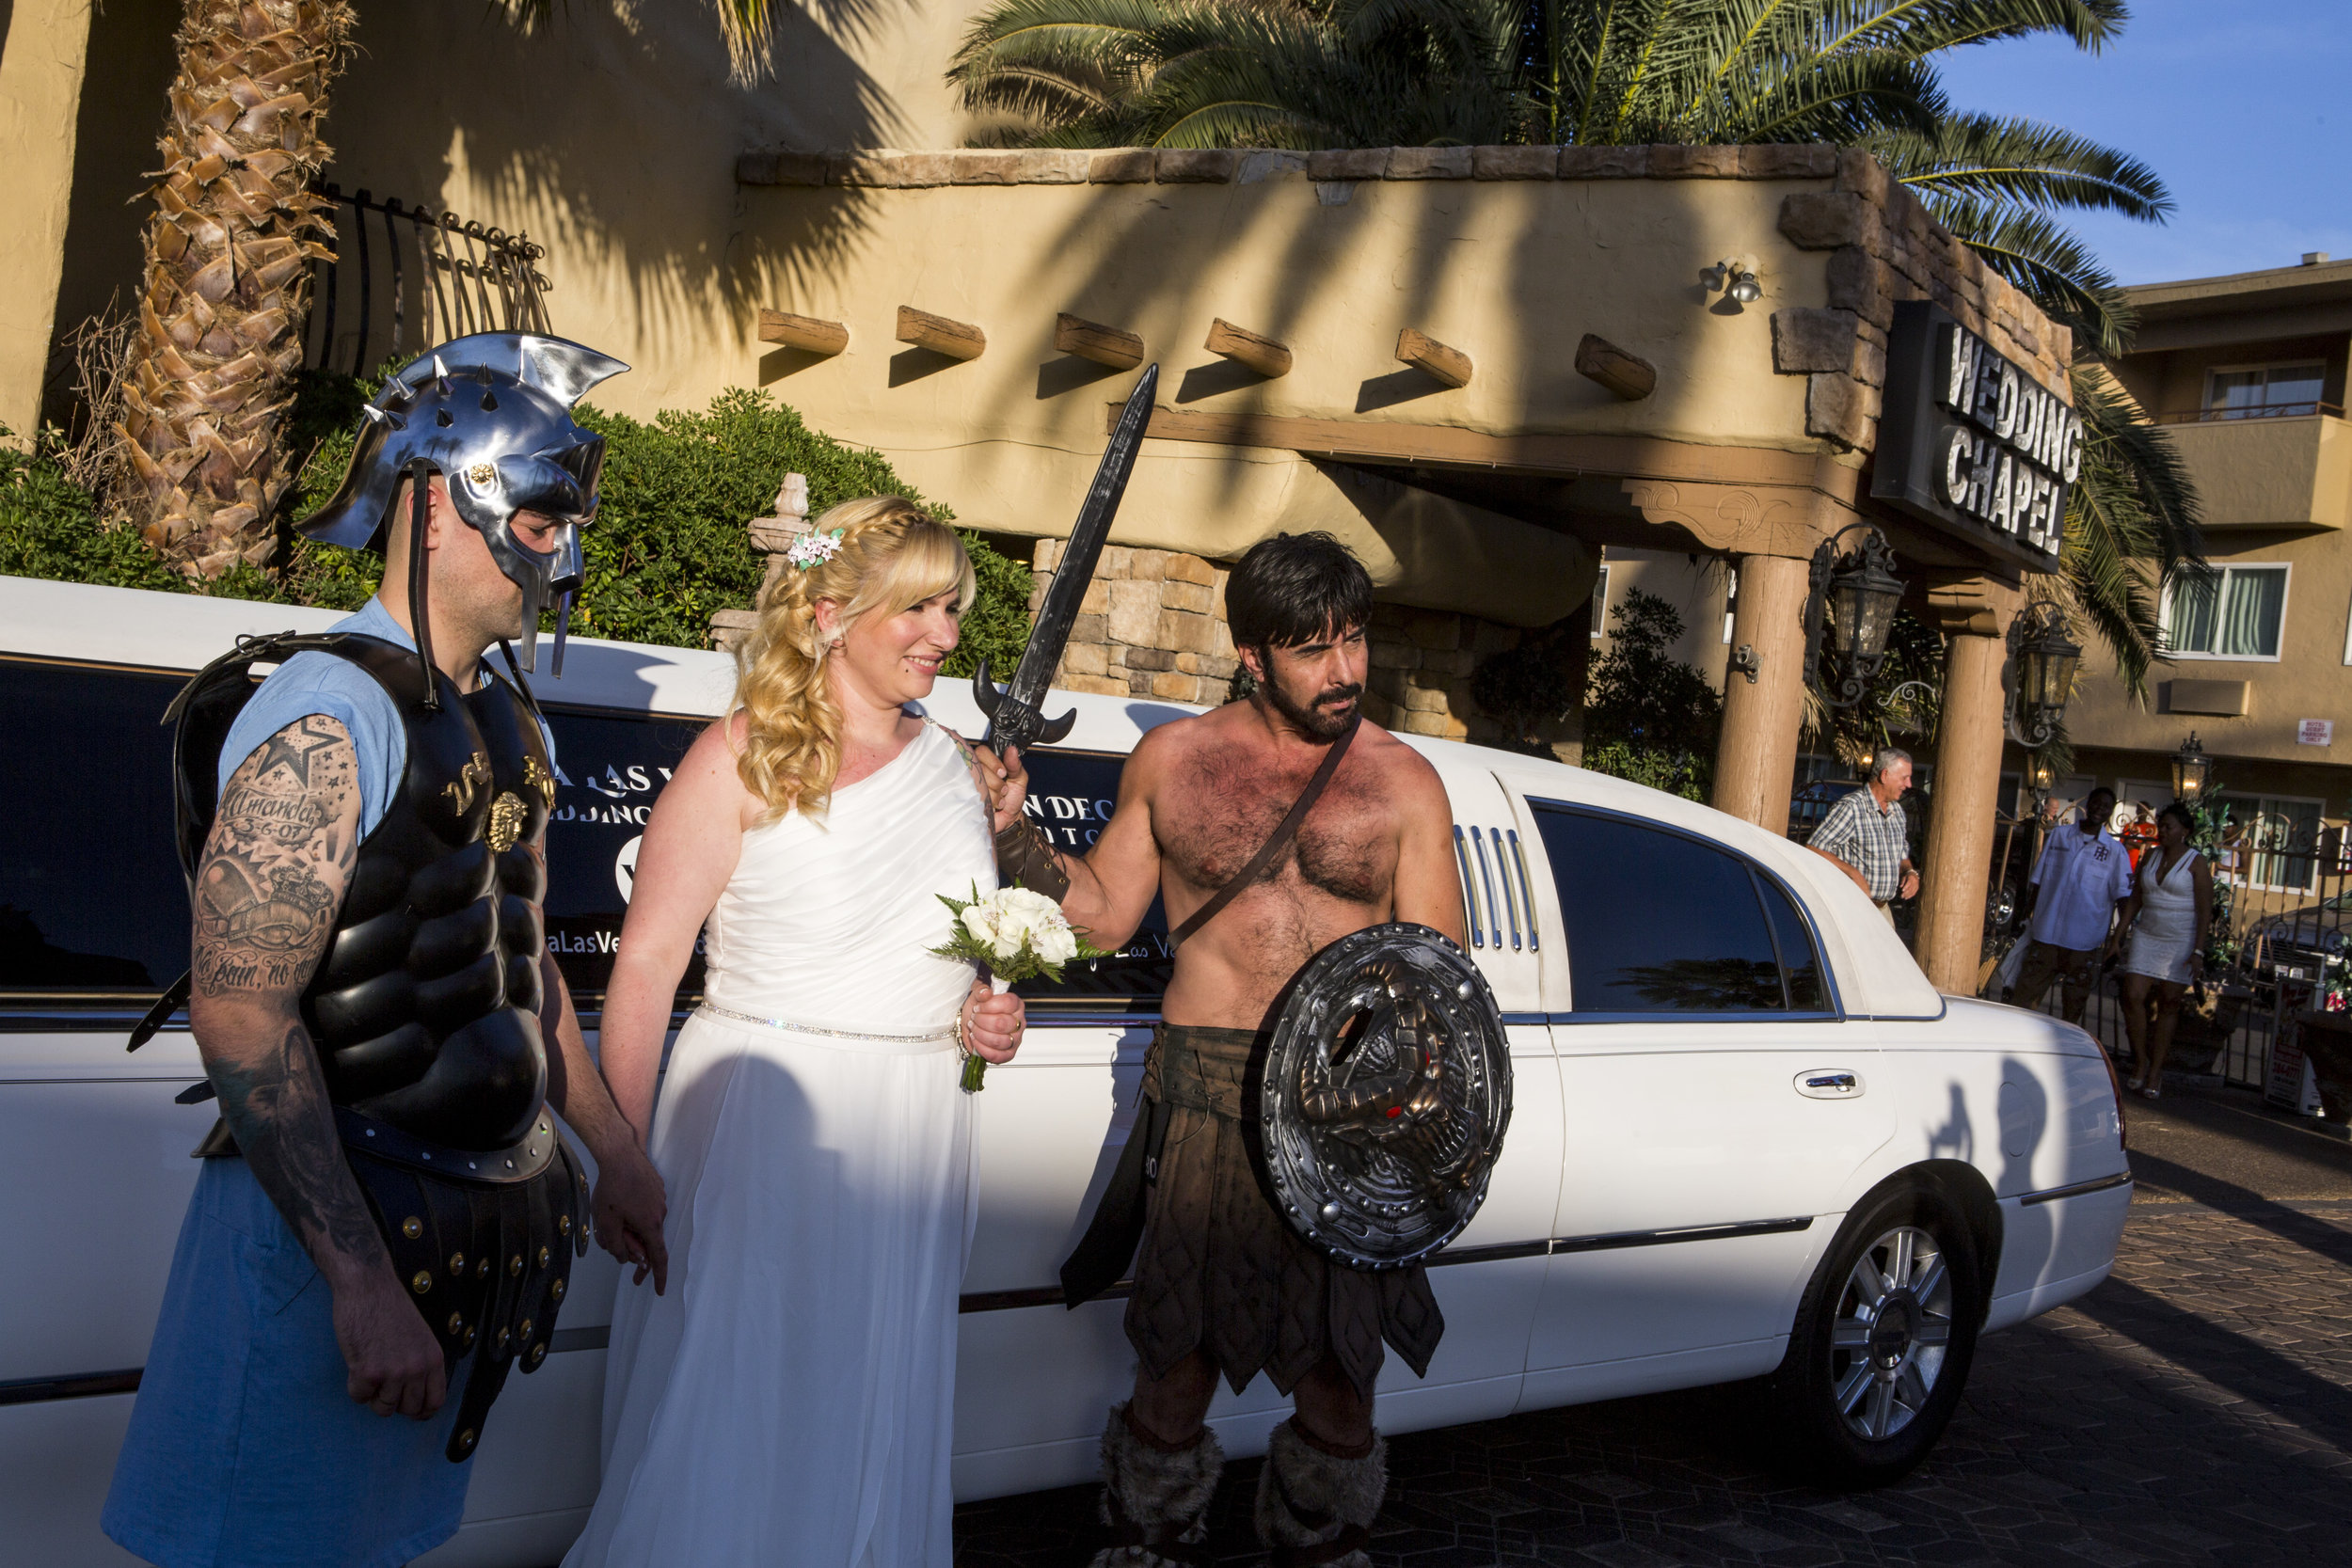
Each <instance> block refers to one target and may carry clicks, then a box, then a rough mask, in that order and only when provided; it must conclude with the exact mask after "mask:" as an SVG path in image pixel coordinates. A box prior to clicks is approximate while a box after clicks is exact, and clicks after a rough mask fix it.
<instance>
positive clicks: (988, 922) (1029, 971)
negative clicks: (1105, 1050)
mask: <svg viewBox="0 0 2352 1568" xmlns="http://www.w3.org/2000/svg"><path fill="white" fill-rule="evenodd" d="M939 901H940V902H941V903H943V904H945V905H946V906H947V911H948V912H949V913H950V914H952V915H953V916H954V917H955V919H954V921H953V923H952V924H951V925H950V926H949V927H948V932H947V940H946V942H944V943H942V944H941V945H939V946H937V947H934V948H932V949H931V951H932V952H934V953H936V954H938V955H939V956H940V957H941V958H961V959H963V960H964V961H965V962H967V963H975V964H977V965H979V966H980V967H981V968H983V969H985V970H987V971H988V973H989V984H990V986H991V987H992V988H993V990H995V991H996V993H997V994H998V995H1000V996H1001V995H1003V994H1004V993H1005V992H1006V991H1007V990H1009V989H1011V987H1012V985H1013V983H1014V982H1015V981H1019V980H1028V979H1034V978H1035V977H1036V976H1038V975H1040V974H1042V975H1044V976H1045V977H1046V978H1047V979H1049V980H1055V981H1059V980H1060V979H1061V968H1062V965H1064V964H1066V963H1068V962H1069V961H1070V960H1071V959H1073V958H1110V957H1112V956H1113V955H1112V954H1110V953H1108V952H1105V951H1104V949H1102V948H1100V947H1094V946H1090V945H1089V944H1088V942H1086V940H1085V939H1084V937H1083V936H1082V935H1081V934H1080V933H1079V931H1078V930H1077V929H1076V928H1075V927H1073V926H1072V925H1071V924H1070V921H1069V919H1068V918H1067V917H1066V916H1064V915H1063V913H1062V912H1061V906H1060V905H1059V904H1057V903H1055V902H1054V901H1053V900H1052V899H1051V898H1048V897H1046V896H1045V895H1043V894H1041V893H1032V892H1030V891H1029V890H1028V889H1027V888H1025V887H1018V886H1016V887H1008V888H999V889H997V890H996V891H995V892H994V893H992V894H990V895H988V896H986V897H985V898H983V897H982V896H980V890H979V887H978V885H977V883H976V884H975V885H974V886H973V889H972V896H971V897H969V898H950V897H948V896H947V895H946V894H942V895H940V898H939ZM987 1073H988V1063H987V1062H985V1061H983V1060H982V1059H981V1058H979V1057H978V1056H977V1055H974V1054H973V1053H971V1052H970V1051H968V1050H967V1051H966V1052H965V1053H964V1057H963V1087H964V1091H965V1092H966V1093H977V1091H978V1090H979V1089H980V1087H981V1086H982V1085H981V1083H980V1080H981V1079H982V1078H984V1077H985V1076H987Z"/></svg>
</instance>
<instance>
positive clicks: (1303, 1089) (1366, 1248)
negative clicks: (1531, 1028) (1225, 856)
mask: <svg viewBox="0 0 2352 1568" xmlns="http://www.w3.org/2000/svg"><path fill="white" fill-rule="evenodd" d="M1510 1124H1511V1053H1510V1050H1509V1047H1508V1045H1507V1044H1506V1043H1505V1041H1504V1038H1503V1032H1502V1013H1501V1012H1500V1011H1499V1010H1498V1009H1497V1008H1496V1006H1495V997H1494V992H1493V990H1490V989H1489V988H1488V987H1487V984H1486V977H1485V976H1484V975H1482V974H1479V973H1478V969H1477V966H1475V965H1474V964H1472V963H1471V962H1470V959H1469V958H1466V957H1464V955H1463V953H1462V950H1461V949H1460V948H1458V947H1456V946H1454V943H1453V942H1450V941H1448V940H1447V939H1446V938H1445V936H1444V935H1443V934H1442V933H1441V932H1438V931H1435V930H1432V929H1431V928H1430V927H1426V926H1416V925H1412V924H1409V923H1407V922H1403V921H1397V922H1391V923H1390V924H1388V925H1384V926H1372V927H1366V928H1365V929H1363V930H1360V931H1356V932H1352V933H1351V934H1349V935H1347V936H1344V937H1342V938H1341V939H1340V940H1339V941H1337V942H1333V943H1332V944H1331V945H1330V946H1328V947H1327V948H1325V949H1324V950H1323V951H1322V952H1320V953H1318V954H1316V955H1315V956H1314V957H1313V958H1310V959H1309V960H1308V961H1307V966H1306V968H1304V969H1302V970H1300V971H1299V973H1298V978H1297V979H1296V980H1295V981H1294V982H1292V985H1291V991H1290V996H1289V998H1288V1000H1286V1001H1285V1002H1284V1003H1283V1005H1282V1011H1281V1015H1280V1017H1279V1019H1277V1021H1276V1022H1275V1026H1274V1039H1273V1042H1272V1044H1271V1045H1270V1046H1269V1047H1268V1049H1267V1053H1266V1065H1265V1077H1264V1079H1263V1083H1262V1085H1261V1086H1260V1090H1259V1103H1258V1130H1259V1133H1260V1137H1261V1146H1260V1147H1261V1149H1262V1152H1263V1159H1264V1162H1265V1174H1266V1176H1267V1178H1268V1179H1269V1181H1270V1183H1271V1185H1272V1186H1273V1188H1274V1194H1275V1196H1276V1198H1277V1199H1278V1200H1279V1202H1280V1204H1281V1207H1282V1214H1283V1217H1284V1218H1285V1219H1287V1220H1289V1221H1290V1224H1291V1227H1292V1228H1293V1229H1295V1230H1296V1231H1297V1232H1298V1233H1299V1235H1301V1236H1302V1237H1304V1238H1305V1239H1306V1240H1307V1241H1308V1242H1309V1243H1311V1244H1312V1245H1313V1246H1314V1247H1315V1248H1316V1249H1317V1250H1319V1251H1321V1252H1323V1253H1324V1254H1325V1255H1326V1256H1327V1257H1330V1258H1332V1259H1337V1260H1338V1261H1340V1262H1342V1263H1345V1264H1347V1265H1348V1266H1349V1267H1351V1268H1359V1269H1396V1268H1404V1267H1406V1266H1407V1265H1409V1264H1412V1263H1417V1262H1419V1261H1421V1260H1422V1259H1424V1258H1427V1257H1428V1256H1429V1255H1430V1254H1431V1253H1433V1252H1436V1251H1437V1250H1438V1248H1439V1247H1442V1246H1444V1245H1445V1244H1446V1243H1448V1242H1451V1241H1452V1240H1454V1237H1456V1236H1458V1235H1460V1234H1461V1233H1462V1229H1463V1227H1465V1226H1467V1225H1469V1224H1470V1219H1471V1216H1473V1215H1475V1214H1476V1213H1477V1212H1478V1208H1479V1205H1480V1204H1482V1203H1484V1202H1485V1201H1486V1182H1487V1180H1488V1179H1489V1178H1490V1177H1492V1175H1493V1174H1494V1167H1495V1161H1496V1159H1497V1158H1498V1157H1500V1156H1501V1154H1502V1135H1503V1132H1505V1131H1506V1130H1507V1129H1508V1128H1509V1126H1510Z"/></svg>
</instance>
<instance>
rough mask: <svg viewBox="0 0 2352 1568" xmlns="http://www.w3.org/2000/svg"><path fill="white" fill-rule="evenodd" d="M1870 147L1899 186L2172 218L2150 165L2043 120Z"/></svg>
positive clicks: (1885, 137)
mask: <svg viewBox="0 0 2352 1568" xmlns="http://www.w3.org/2000/svg"><path fill="white" fill-rule="evenodd" d="M1866 145H1867V147H1868V148H1869V150H1870V151H1871V152H1872V153H1873V154H1875V155H1876V156H1877V158H1878V160H1879V162H1881V163H1883V164H1884V165H1885V166H1887V168H1888V170H1889V171H1890V172H1892V173H1893V174H1894V175H1895V177H1896V178H1897V179H1899V180H1900V181H1902V182H1904V183H1905V184H1908V185H1910V186H1911V187H1912V188H1914V189H1915V190H1918V191H1921V192H1923V193H1924V192H1926V191H1929V190H1937V191H1947V192H1951V193H1953V194H1955V195H1961V196H1975V197H1981V198H1986V199H1988V200H1993V201H2007V202H2012V203H2015V204H2017V205H2020V206H2026V207H2074V208H2085V209H2092V210H2100V211H2106V212H2114V213H2122V214H2123V215H2124V216H2126V217H2133V218H2138V219H2141V220H2143V221H2145V222H2149V223H2161V222H2163V221H2164V220H2165V218H2166V217H2168V216H2169V215H2170V214H2171V212H2172V196H2171V193H2170V192H2169V191H2168V190H2166V189H2165V185H2164V182H2163V181H2162V180H2161V179H2159V178H2158V177H2157V175H2156V171H2155V170H2153V169H2152V168H2150V167H2149V166H2147V165H2146V164H2143V163H2141V162H2140V161H2139V160H2138V159H2137V158H2134V157H2132V156H2130V155H2129V154H2128V153H2124V152H2120V151H2118V150H2115V149H2114V148H2111V147H2102V146H2101V145H2100V144H2098V143H2097V142H2094V141H2091V140H2090V139H2089V138H2088V137H2084V136H2078V135H2075V134H2074V132H2072V131H2067V130H2061V129H2060V128H2058V127H2057V126H2054V125H2044V124H2042V122H2040V121H2039V120H2031V119H2002V118H2000V117H1997V116H1994V115H1963V116H1958V117H1953V118H1948V119H1944V120H1942V121H1940V122H1939V123H1937V124H1936V125H1935V126H1934V127H1933V129H1932V130H1931V131H1929V132H1927V133H1925V134H1923V133H1921V132H1919V131H1916V130H1901V131H1889V132H1885V133H1883V134H1881V135H1877V136H1874V137H1872V138H1871V139H1870V140H1869V141H1868V142H1867V144H1866Z"/></svg>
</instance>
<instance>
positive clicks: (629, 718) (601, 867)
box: [543, 707, 705, 1008]
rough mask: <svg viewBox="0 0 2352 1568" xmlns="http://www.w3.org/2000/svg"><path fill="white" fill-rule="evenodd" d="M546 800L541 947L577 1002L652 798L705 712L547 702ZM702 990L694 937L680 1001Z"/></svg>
mask: <svg viewBox="0 0 2352 1568" xmlns="http://www.w3.org/2000/svg"><path fill="white" fill-rule="evenodd" d="M547 718H548V728H549V729H550V730H553V731H554V732H555V772H556V786H555V807H554V809H553V810H552V811H550V812H549V813H548V841H547V848H548V896H547V902H546V904H545V905H544V906H543V912H544V913H545V915H546V917H547V929H548V951H549V952H551V953H553V954H554V955H555V962H556V966H557V967H558V968H560V969H561V970H563V972H564V984H565V985H566V986H569V987H570V988H571V992H572V1000H573V1002H574V1003H575V1004H576V1005H577V1006H582V1007H590V1008H593V1007H596V1006H601V1004H602V1002H603V998H604V990H605V987H606V986H608V985H609V984H611V983H612V956H613V954H614V953H615V952H617V951H618V950H619V948H620V943H621V922H622V921H623V920H624V919H625V918H626V917H627V916H628V895H629V892H630V890H631V888H632V887H633V886H634V885H635V879H636V874H637V850H638V847H639V845H640V844H641V843H643V841H644V836H645V824H646V823H647V822H648V821H650V820H651V819H652V817H653V803H654V800H655V799H656V798H657V797H659V796H660V793H661V786H662V785H663V784H668V783H669V782H670V775H671V773H672V772H673V771H675V769H676V768H677V763H678V759H679V758H680V757H682V756H684V755H685V754H686V750H687V748H688V747H690V746H691V745H692V744H693V743H694V737H695V736H697V735H699V734H701V733H702V729H703V725H704V722H705V721H703V720H700V719H676V718H669V717H665V716H660V715H651V716H648V715H642V714H631V713H614V712H612V711H610V710H609V709H608V710H587V709H576V708H563V707H556V708H550V709H548V715H547ZM702 992H703V958H702V939H701V938H700V937H697V938H695V939H694V956H693V957H692V958H690V959H688V960H687V965H686V974H685V975H684V976H683V977H682V978H681V979H680V980H679V981H678V998H679V1004H680V1006H685V1005H688V1004H690V1003H692V1002H695V1001H699V1000H700V999H701V997H702Z"/></svg>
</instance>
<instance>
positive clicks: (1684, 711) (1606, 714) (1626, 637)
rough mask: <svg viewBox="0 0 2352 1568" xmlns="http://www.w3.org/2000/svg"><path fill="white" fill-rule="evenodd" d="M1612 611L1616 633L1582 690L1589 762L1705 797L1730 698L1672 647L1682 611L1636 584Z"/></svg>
mask: <svg viewBox="0 0 2352 1568" xmlns="http://www.w3.org/2000/svg"><path fill="white" fill-rule="evenodd" d="M1609 613H1610V614H1611V616H1612V617H1613V618H1614V619H1615V621H1616V623H1617V626H1616V635H1615V636H1614V637H1613V638H1612V639H1611V640H1610V647H1609V651H1608V652H1607V653H1605V654H1603V655H1602V656H1601V657H1599V658H1597V659H1595V660H1594V661H1593V673H1592V681H1591V684H1590V686H1589V687H1588V688H1587V689H1586V691H1585V696H1584V766H1585V767H1587V768H1591V769H1592V770H1593V771H1594V772H1596V773H1608V774H1611V775H1613V776H1614V777H1616V778H1620V779H1630V780H1632V781H1633V782H1634V783H1635V784H1648V785H1649V786H1650V787H1651V788H1653V789H1662V790H1665V791H1666V792H1667V793H1668V794H1671V795H1679V796H1682V797H1683V798H1684V799H1685V800H1702V801H1703V800H1707V798H1708V795H1710V794H1711V793H1712V792H1713V789H1714V784H1715V735H1716V730H1717V729H1718V727H1719V725H1720V723H1721V720H1722V714H1723V705H1724V700H1723V698H1722V696H1721V695H1720V694H1718V693H1717V691H1716V690H1715V689H1714V688H1713V687H1712V686H1710V685H1709V684H1708V679H1707V676H1706V674H1705V673H1704V672H1702V671H1700V670H1698V669H1696V668H1694V667H1693V666H1692V665H1688V664H1685V663H1683V662H1682V661H1681V660H1679V659H1677V658H1676V657H1674V655H1673V654H1672V653H1671V652H1669V651H1668V650H1670V649H1671V648H1672V647H1673V646H1674V644H1675V643H1676V642H1677V641H1679V640H1680V639H1681V636H1682V617H1681V616H1679V615H1677V614H1676V613H1675V609H1674V606H1672V605H1670V604H1668V603H1667V602H1666V601H1665V600H1663V599H1661V598H1660V597H1658V596H1657V595H1656V594H1645V593H1643V592H1642V591H1641V590H1640V589H1638V588H1636V589H1633V590H1630V591H1629V593H1627V594H1626V595H1625V598H1624V600H1623V601H1622V602H1620V603H1619V604H1618V605H1617V606H1616V607H1615V608H1614V609H1613V610H1610V612H1609Z"/></svg>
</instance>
